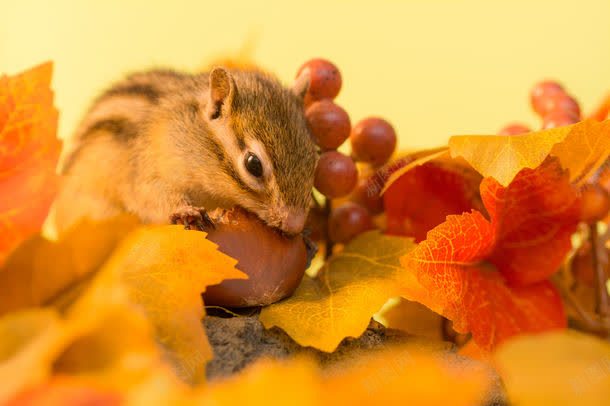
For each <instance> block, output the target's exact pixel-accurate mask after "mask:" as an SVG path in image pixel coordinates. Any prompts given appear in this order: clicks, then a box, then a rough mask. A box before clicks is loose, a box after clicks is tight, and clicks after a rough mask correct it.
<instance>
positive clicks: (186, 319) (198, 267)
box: [79, 226, 246, 382]
mask: <svg viewBox="0 0 610 406" xmlns="http://www.w3.org/2000/svg"><path fill="white" fill-rule="evenodd" d="M205 237H206V234H205V233H203V232H198V231H188V230H184V227H182V226H154V227H153V226H151V227H143V228H140V229H137V230H135V231H133V232H132V233H131V234H130V235H128V236H127V237H126V238H125V239H124V240H123V242H122V243H121V244H120V245H119V247H118V248H117V249H116V251H115V252H114V254H113V256H112V257H111V258H110V259H109V260H108V262H107V263H106V264H105V265H104V267H103V268H102V269H101V271H100V274H102V275H101V277H102V278H104V277H105V276H104V275H107V277H109V278H116V275H120V280H121V282H122V283H124V284H125V286H126V288H127V290H128V292H129V297H130V300H131V301H132V302H133V303H136V304H138V305H140V306H141V307H142V308H143V309H144V311H145V312H146V315H147V317H148V318H149V320H150V321H151V323H152V325H153V326H154V330H155V335H156V337H157V340H158V341H159V343H160V344H161V345H162V346H163V347H164V348H165V350H166V352H167V356H168V357H169V359H170V360H171V361H172V362H173V364H174V365H175V366H176V369H177V372H178V375H179V376H180V377H181V378H182V379H184V380H186V381H188V382H199V381H200V380H201V379H202V378H203V377H204V372H205V363H206V361H208V360H209V359H211V357H212V352H211V349H210V347H209V344H208V341H207V336H206V334H205V331H204V329H203V325H202V323H201V320H202V318H203V316H204V314H205V312H204V306H203V301H202V299H201V294H202V292H204V291H205V288H206V287H207V286H210V285H216V284H218V283H220V282H222V281H223V280H224V279H245V278H246V275H245V274H244V273H242V272H240V271H238V270H237V269H236V268H235V265H236V263H237V261H236V260H234V259H233V258H231V257H229V256H227V255H225V254H223V253H221V252H220V251H218V249H217V248H218V246H217V245H216V244H214V243H213V242H211V241H210V240H208V239H206V238H205ZM111 283H116V282H111ZM90 295H91V296H90V299H88V300H84V301H83V302H82V303H80V304H79V306H81V307H82V308H83V310H82V311H86V309H87V308H88V307H91V303H90V301H103V300H106V299H105V297H104V295H105V291H104V290H103V289H102V290H101V291H99V292H97V293H96V292H90Z"/></svg>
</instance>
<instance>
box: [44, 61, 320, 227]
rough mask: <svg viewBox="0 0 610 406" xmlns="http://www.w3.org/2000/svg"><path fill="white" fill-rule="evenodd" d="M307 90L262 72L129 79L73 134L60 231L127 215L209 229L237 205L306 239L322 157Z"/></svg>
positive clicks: (303, 82)
mask: <svg viewBox="0 0 610 406" xmlns="http://www.w3.org/2000/svg"><path fill="white" fill-rule="evenodd" d="M308 85H309V78H308V77H307V76H306V75H302V76H300V77H299V78H297V80H296V81H295V84H294V86H293V87H292V89H288V88H285V87H283V86H282V85H281V84H280V82H279V81H278V80H277V79H276V78H275V77H273V76H271V75H269V74H266V73H262V72H260V71H255V70H229V69H225V68H221V67H219V68H215V69H213V70H211V72H209V73H201V74H196V75H190V74H183V73H178V72H175V71H171V70H157V71H150V72H144V73H136V74H133V75H131V76H128V77H127V78H126V79H125V80H123V81H121V82H119V83H117V84H116V85H114V86H113V87H111V88H110V89H109V90H107V91H106V92H105V93H103V94H102V95H101V96H100V97H99V98H98V99H97V100H96V101H95V103H94V104H93V106H92V107H91V109H90V110H89V112H88V113H87V114H86V116H85V118H84V119H83V121H82V123H81V124H80V126H79V127H78V129H77V131H76V133H75V136H74V141H75V143H74V147H73V148H72V149H71V151H70V152H69V153H68V154H67V155H66V156H65V159H64V161H63V165H62V166H61V168H60V172H61V173H62V174H63V175H64V183H63V185H62V189H61V191H60V193H59V196H58V198H57V199H56V201H55V204H54V217H55V225H56V229H57V231H58V232H59V233H61V231H63V230H66V229H67V228H69V227H70V226H71V225H73V224H74V223H75V222H76V221H77V220H78V219H80V218H83V217H88V218H90V219H94V220H97V219H103V218H108V217H111V216H114V215H117V214H120V213H125V212H127V213H133V214H135V215H136V216H138V217H139V218H140V219H141V220H142V221H143V222H145V223H168V222H169V223H174V224H184V225H185V228H193V229H203V227H204V226H210V223H211V220H210V218H209V216H207V214H206V213H207V211H209V210H213V209H216V208H231V207H233V206H240V207H242V208H244V209H246V210H248V211H250V212H253V213H255V214H256V215H257V216H258V217H259V218H260V219H262V220H263V221H264V222H265V223H266V224H268V225H269V226H271V227H274V228H277V229H279V230H281V231H282V232H283V233H285V234H288V235H295V234H298V233H300V232H302V230H303V228H304V224H305V220H306V217H307V213H308V210H309V207H310V203H311V190H312V187H313V177H314V176H313V175H314V170H315V166H316V162H317V158H318V152H317V149H316V146H315V144H314V141H313V140H312V138H311V136H310V134H309V130H308V127H307V122H306V119H305V114H304V108H303V98H304V96H305V93H306V91H307V88H308Z"/></svg>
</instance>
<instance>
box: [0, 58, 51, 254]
mask: <svg viewBox="0 0 610 406" xmlns="http://www.w3.org/2000/svg"><path fill="white" fill-rule="evenodd" d="M51 73H52V64H51V63H45V64H43V65H40V66H37V67H35V68H32V69H30V70H28V71H26V72H23V73H21V74H19V75H16V76H13V77H7V76H1V77H0V195H2V196H3V198H2V199H0V264H1V263H2V262H3V260H4V259H5V257H6V256H7V255H8V253H9V252H10V251H12V250H13V249H14V248H15V247H16V246H17V245H19V243H20V242H22V241H23V240H25V239H26V238H27V237H29V236H30V235H32V234H35V233H37V232H38V231H40V228H41V226H42V223H43V222H44V220H45V218H46V216H47V213H48V209H49V206H50V205H51V202H52V201H53V199H54V197H55V193H56V191H57V186H58V177H57V176H56V174H55V166H56V165H57V160H58V158H59V153H60V149H61V143H60V142H59V140H58V139H57V138H56V131H57V116H58V113H57V110H56V109H55V108H54V107H53V93H52V91H51V90H50V88H49V86H50V83H51Z"/></svg>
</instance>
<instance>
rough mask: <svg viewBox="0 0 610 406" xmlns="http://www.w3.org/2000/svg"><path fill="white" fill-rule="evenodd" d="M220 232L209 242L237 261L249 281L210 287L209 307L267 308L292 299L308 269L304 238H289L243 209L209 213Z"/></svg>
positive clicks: (210, 235)
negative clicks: (289, 298)
mask: <svg viewBox="0 0 610 406" xmlns="http://www.w3.org/2000/svg"><path fill="white" fill-rule="evenodd" d="M209 215H210V217H211V218H212V220H213V221H214V223H215V225H216V228H215V229H211V230H206V231H207V232H208V236H207V238H208V239H209V240H211V241H213V242H214V243H216V244H218V246H219V249H220V251H222V252H224V253H225V254H227V255H230V256H231V257H233V258H235V259H236V260H237V261H238V263H237V269H239V270H240V271H242V272H244V273H245V274H247V275H248V279H227V280H224V281H223V282H221V283H220V284H218V285H214V286H208V288H207V289H206V291H205V293H204V295H203V298H204V302H205V304H206V305H213V306H222V307H250V306H265V305H269V304H271V303H274V302H277V301H278V300H280V299H283V298H285V297H287V296H290V295H291V294H292V293H293V292H294V290H295V289H296V288H297V286H298V285H299V283H300V282H301V279H302V278H303V274H304V273H305V269H306V267H307V249H306V246H305V242H304V240H303V237H302V236H301V235H297V236H294V237H286V236H284V235H281V234H280V233H279V232H278V231H277V230H275V229H273V228H271V227H268V226H267V225H265V224H264V223H263V222H262V221H261V220H260V219H259V218H258V217H256V216H255V215H254V214H251V213H248V212H247V211H245V210H243V209H239V208H235V209H232V210H227V211H225V210H219V211H214V212H210V213H209Z"/></svg>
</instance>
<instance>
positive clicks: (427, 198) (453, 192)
mask: <svg viewBox="0 0 610 406" xmlns="http://www.w3.org/2000/svg"><path fill="white" fill-rule="evenodd" d="M480 181H481V177H480V175H479V174H477V173H476V172H475V171H473V170H472V169H471V168H467V167H464V166H462V165H459V164H456V163H454V162H446V161H434V162H427V163H424V164H422V165H419V166H417V167H414V168H412V169H411V170H409V171H408V172H406V173H404V174H403V175H402V176H400V177H399V178H397V179H396V180H395V181H394V182H393V183H392V185H391V186H390V187H389V188H388V189H387V191H386V192H385V194H384V196H383V205H384V209H385V212H386V218H387V228H386V232H387V233H388V234H393V235H406V236H411V237H414V238H415V240H416V241H418V242H419V241H422V240H424V239H425V238H426V233H427V232H428V231H430V230H431V229H432V228H434V227H436V226H437V225H439V224H440V223H442V222H443V221H445V218H446V217H447V216H448V215H450V214H461V213H463V212H467V211H470V210H471V209H473V208H481V204H480V198H479V194H478V187H479V183H480ZM422 202H426V203H425V204H422Z"/></svg>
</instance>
